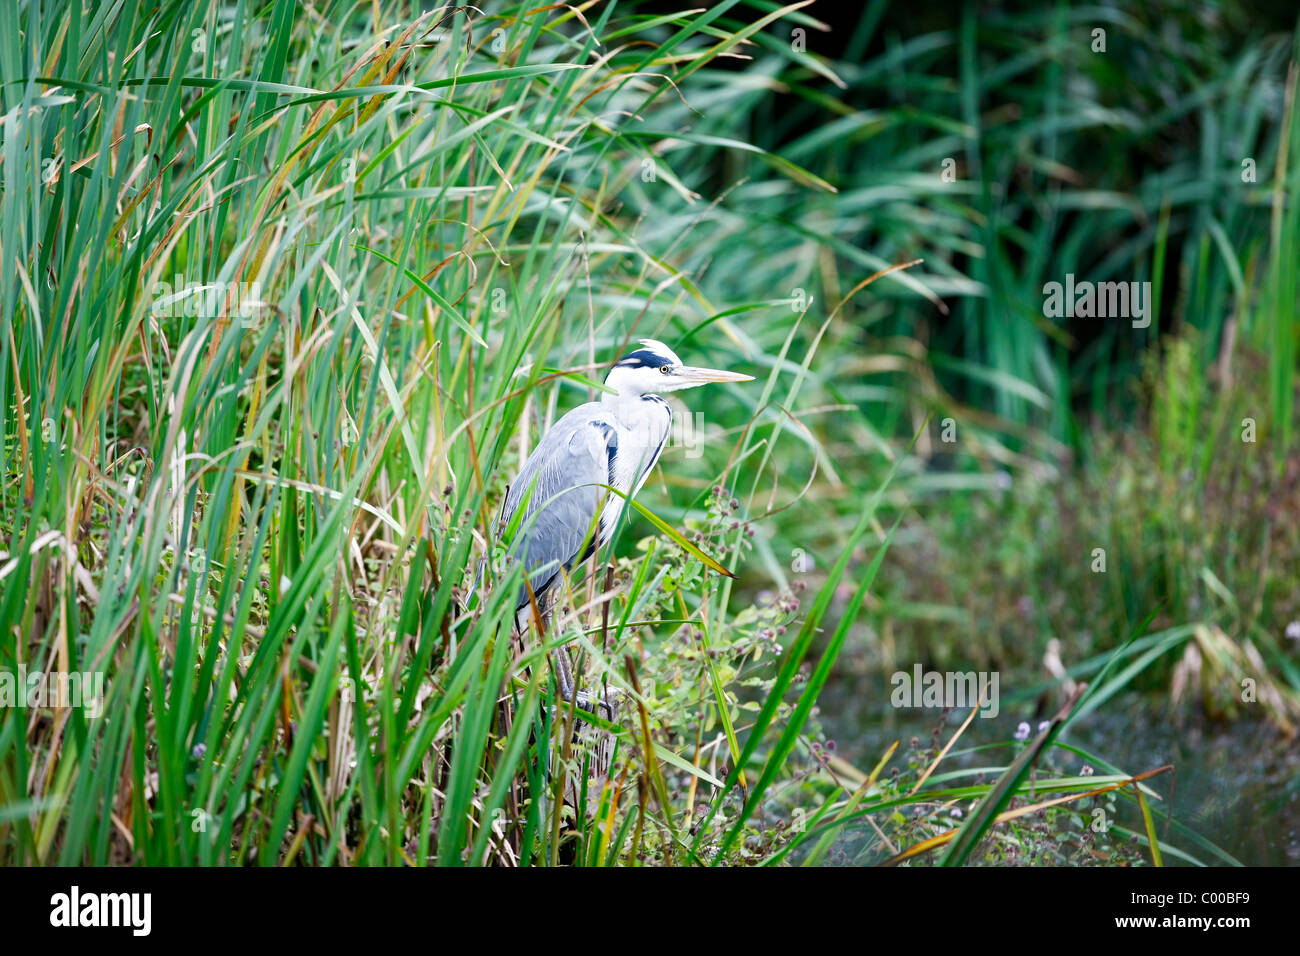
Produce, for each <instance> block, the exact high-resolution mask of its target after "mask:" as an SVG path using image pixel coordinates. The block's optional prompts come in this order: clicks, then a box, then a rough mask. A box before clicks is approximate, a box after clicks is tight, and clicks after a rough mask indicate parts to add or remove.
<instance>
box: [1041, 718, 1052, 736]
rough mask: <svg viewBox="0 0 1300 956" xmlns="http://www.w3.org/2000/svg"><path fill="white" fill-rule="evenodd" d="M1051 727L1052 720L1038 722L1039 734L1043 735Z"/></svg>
mask: <svg viewBox="0 0 1300 956" xmlns="http://www.w3.org/2000/svg"><path fill="white" fill-rule="evenodd" d="M1050 726H1052V722H1051V721H1050V720H1040V721H1039V722H1038V732H1039V733H1040V734H1041V733H1042V732H1043V731H1045V730H1047V728H1048V727H1050Z"/></svg>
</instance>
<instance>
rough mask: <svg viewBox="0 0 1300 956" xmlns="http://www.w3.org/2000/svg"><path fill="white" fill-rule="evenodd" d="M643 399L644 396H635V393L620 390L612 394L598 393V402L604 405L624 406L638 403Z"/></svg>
mask: <svg viewBox="0 0 1300 956" xmlns="http://www.w3.org/2000/svg"><path fill="white" fill-rule="evenodd" d="M643 397H644V396H642V395H639V394H636V393H635V392H625V391H621V390H620V391H618V392H614V393H613V394H611V393H609V392H601V393H600V400H601V401H602V402H603V403H604V404H606V405H624V404H626V403H628V402H639V401H641V399H642V398H643Z"/></svg>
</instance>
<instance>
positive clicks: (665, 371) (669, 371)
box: [659, 365, 673, 375]
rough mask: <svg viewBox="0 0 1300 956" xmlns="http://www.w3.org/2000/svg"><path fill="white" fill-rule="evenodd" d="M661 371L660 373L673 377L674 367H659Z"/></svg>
mask: <svg viewBox="0 0 1300 956" xmlns="http://www.w3.org/2000/svg"><path fill="white" fill-rule="evenodd" d="M659 371H660V373H661V374H663V375H672V374H673V367H672V366H671V365H660V366H659Z"/></svg>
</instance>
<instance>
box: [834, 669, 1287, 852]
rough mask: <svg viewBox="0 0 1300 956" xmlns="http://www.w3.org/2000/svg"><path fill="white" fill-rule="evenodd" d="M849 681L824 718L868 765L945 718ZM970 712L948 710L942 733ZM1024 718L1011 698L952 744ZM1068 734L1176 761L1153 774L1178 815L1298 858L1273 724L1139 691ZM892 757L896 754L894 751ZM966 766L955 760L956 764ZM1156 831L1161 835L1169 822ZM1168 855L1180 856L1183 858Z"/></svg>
mask: <svg viewBox="0 0 1300 956" xmlns="http://www.w3.org/2000/svg"><path fill="white" fill-rule="evenodd" d="M852 683H853V684H854V685H855V686H848V685H846V684H844V683H841V684H833V685H831V686H829V687H828V688H827V689H826V691H825V692H824V693H823V695H822V706H821V721H822V724H823V726H824V727H825V728H826V732H827V733H828V735H830V736H831V737H832V738H834V740H835V742H836V746H837V750H838V752H839V753H840V755H841V756H843V757H844V758H845V759H847V760H849V761H850V762H852V763H853V764H855V765H856V766H857V767H859V768H861V769H864V770H866V769H870V768H871V767H872V766H874V765H875V763H876V761H878V760H879V759H880V757H881V756H882V755H883V754H884V752H885V751H886V749H888V747H889V745H890V744H892V743H893V742H894V741H895V740H900V739H901V740H902V741H903V745H902V746H903V747H906V745H907V742H908V739H909V738H910V737H913V736H916V737H920V738H921V740H922V741H923V742H924V741H928V740H929V738H930V734H931V732H932V731H933V730H934V728H935V727H936V725H938V724H940V723H941V722H943V721H944V718H943V716H942V714H941V712H940V711H938V710H906V709H905V710H896V709H894V708H892V707H890V706H889V704H888V700H887V698H886V696H885V695H884V694H882V693H881V690H880V688H881V687H882V686H884V682H883V681H874V680H873V681H870V682H869V685H868V686H864V685H858V684H857V682H856V681H854V682H852ZM1101 711H1104V713H1102V712H1101ZM967 713H969V711H967V712H965V713H961V714H956V713H954V714H950V715H949V717H948V720H947V726H945V727H944V730H943V733H942V738H941V739H942V740H943V742H945V743H946V742H947V740H948V738H949V737H951V735H952V733H953V731H954V730H955V729H956V728H957V726H958V725H960V723H961V720H962V719H964V718H965V716H966V714H967ZM1022 720H1029V721H1030V722H1031V723H1032V724H1034V725H1035V726H1036V724H1037V721H1036V720H1035V719H1034V718H1033V717H1032V716H1031V715H1030V714H1029V712H1028V711H1027V710H1024V709H1022V708H1018V707H1012V706H1004V708H1003V709H1002V711H1001V713H1000V714H999V715H998V716H997V717H994V718H988V719H984V718H978V717H977V718H976V719H975V720H974V721H973V722H972V724H971V726H970V727H969V728H968V729H967V731H966V733H965V734H963V736H962V738H961V739H960V740H959V741H958V743H957V745H956V748H955V749H961V748H962V747H969V746H975V745H980V744H990V743H995V742H1002V741H1007V740H1010V739H1012V736H1013V734H1014V733H1015V730H1016V726H1017V725H1018V724H1019V723H1020V722H1021V721H1022ZM1063 740H1064V742H1066V743H1069V744H1072V745H1074V746H1076V747H1079V748H1081V749H1083V750H1085V751H1087V752H1088V753H1091V754H1093V755H1095V756H1096V757H1098V758H1101V759H1103V760H1106V761H1108V762H1109V763H1111V764H1113V765H1114V766H1116V767H1118V768H1119V769H1120V770H1122V771H1124V772H1126V773H1141V772H1142V771H1145V770H1151V769H1154V768H1156V767H1159V766H1162V765H1164V764H1173V765H1174V773H1173V775H1172V777H1171V775H1169V774H1164V775H1161V776H1159V777H1156V778H1154V779H1152V780H1149V781H1147V783H1148V784H1149V785H1150V786H1151V787H1152V788H1153V789H1154V790H1156V791H1157V792H1158V793H1160V794H1161V795H1162V796H1163V797H1165V799H1166V800H1167V801H1169V800H1170V787H1171V784H1172V790H1173V792H1172V801H1171V803H1170V804H1169V805H1171V806H1172V808H1173V815H1174V819H1175V820H1176V821H1178V822H1179V823H1181V824H1183V825H1185V826H1187V827H1189V828H1190V829H1192V830H1194V831H1195V832H1196V833H1198V834H1200V835H1201V836H1202V837H1204V838H1205V839H1207V840H1209V841H1210V842H1211V843H1213V844H1215V845H1216V846H1218V847H1219V848H1220V849H1221V850H1224V851H1225V852H1227V853H1228V854H1230V855H1231V856H1233V857H1234V858H1236V859H1237V860H1238V861H1240V862H1241V863H1244V864H1246V865H1248V866H1259V865H1265V866H1298V865H1300V746H1298V745H1297V742H1296V741H1291V742H1288V741H1286V740H1285V738H1283V737H1282V735H1281V734H1280V733H1279V732H1278V731H1277V730H1276V729H1274V728H1273V727H1271V726H1269V725H1267V724H1263V723H1255V722H1251V723H1246V722H1238V723H1235V724H1209V723H1206V722H1204V721H1194V720H1190V719H1189V720H1188V721H1187V722H1186V723H1184V724H1183V725H1182V726H1178V725H1177V724H1175V723H1174V722H1173V721H1171V720H1170V719H1169V718H1168V717H1167V716H1166V715H1164V714H1163V713H1160V712H1159V711H1158V710H1155V709H1153V708H1152V707H1151V706H1149V705H1148V704H1146V703H1145V702H1143V701H1142V700H1140V699H1138V698H1136V697H1134V698H1130V699H1128V700H1124V701H1121V700H1118V699H1113V700H1111V701H1109V702H1107V703H1106V704H1104V705H1103V706H1102V707H1101V708H1100V710H1099V711H1094V712H1093V713H1091V714H1089V715H1087V716H1085V717H1084V718H1083V719H1081V720H1079V721H1076V722H1075V723H1074V724H1073V725H1071V727H1070V728H1069V732H1068V733H1067V734H1066V736H1065V737H1064V738H1063ZM900 749H901V748H900ZM1008 759H1010V752H1009V751H995V752H992V753H991V754H990V755H989V756H988V757H981V758H979V763H980V764H981V765H988V764H1003V765H1004V764H1005V763H1006V762H1007V760H1008ZM1054 759H1055V760H1056V762H1057V763H1058V765H1060V764H1061V763H1062V762H1063V760H1064V761H1065V763H1066V769H1070V770H1075V769H1077V768H1072V767H1069V766H1068V759H1066V758H1062V757H1057V758H1054ZM894 761H895V762H898V761H899V756H898V755H897V754H896V755H895V758H894ZM946 763H948V761H947V760H945V764H946ZM960 765H961V764H960V763H959V762H954V763H953V764H952V767H956V766H960ZM941 767H942V765H941ZM950 769H951V767H950ZM1096 769H1097V770H1098V772H1101V769H1100V768H1096ZM1124 822H1125V824H1126V825H1130V826H1131V825H1133V821H1131V820H1128V821H1124ZM1158 832H1159V833H1160V836H1161V839H1162V840H1164V839H1165V833H1164V828H1163V827H1161V828H1160V830H1159V831H1158ZM1169 842H1170V843H1171V844H1173V845H1174V846H1176V847H1178V848H1180V849H1182V850H1184V851H1186V852H1188V853H1190V854H1191V855H1192V856H1193V857H1195V858H1196V859H1198V860H1201V861H1202V862H1206V863H1214V862H1215V860H1216V858H1215V857H1213V856H1212V855H1211V854H1209V853H1207V852H1206V851H1205V850H1204V849H1202V848H1199V847H1196V846H1194V845H1193V844H1191V843H1190V842H1189V841H1188V840H1186V839H1184V838H1183V837H1180V836H1179V835H1178V834H1177V833H1176V832H1171V833H1170V836H1169ZM1167 863H1168V864H1170V865H1179V861H1178V860H1176V859H1168V860H1167Z"/></svg>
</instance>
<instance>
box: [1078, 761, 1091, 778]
mask: <svg viewBox="0 0 1300 956" xmlns="http://www.w3.org/2000/svg"><path fill="white" fill-rule="evenodd" d="M1079 775H1080V776H1083V777H1091V776H1092V767H1090V766H1088V765H1087V764H1084V765H1083V767H1082V768H1081V769H1080V770H1079Z"/></svg>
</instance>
